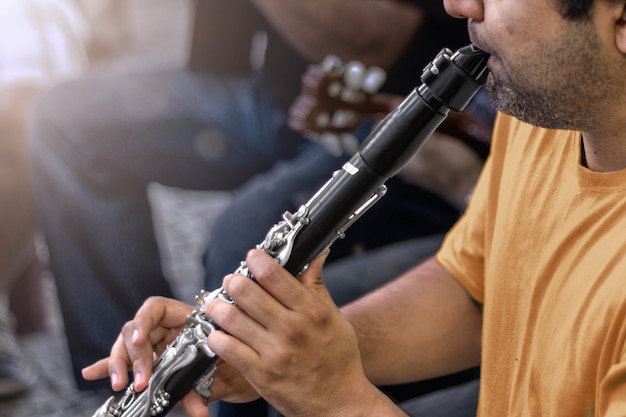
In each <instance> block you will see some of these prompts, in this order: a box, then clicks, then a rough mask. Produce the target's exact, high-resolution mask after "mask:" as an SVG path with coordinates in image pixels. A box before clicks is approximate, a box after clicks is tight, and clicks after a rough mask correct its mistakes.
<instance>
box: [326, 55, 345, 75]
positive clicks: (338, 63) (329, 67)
mask: <svg viewBox="0 0 626 417" xmlns="http://www.w3.org/2000/svg"><path fill="white" fill-rule="evenodd" d="M320 67H321V68H322V69H323V70H324V71H325V72H329V73H335V74H340V73H341V70H342V68H343V61H342V60H341V59H340V58H339V57H338V56H335V55H327V56H326V57H324V60H323V61H322V63H321V64H320Z"/></svg>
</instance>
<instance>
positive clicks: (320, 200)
mask: <svg viewBox="0 0 626 417" xmlns="http://www.w3.org/2000/svg"><path fill="white" fill-rule="evenodd" d="M488 58H489V55H488V54H486V53H485V52H483V51H481V50H479V49H478V48H476V47H475V46H473V45H468V46H466V47H463V48H461V49H459V50H458V51H456V52H454V53H453V52H452V51H450V50H449V49H444V50H442V51H441V52H440V53H439V54H438V55H437V56H436V57H435V59H434V60H433V61H432V62H431V63H430V64H428V65H427V66H426V68H424V71H423V73H422V75H421V85H420V86H419V87H417V88H415V89H414V90H413V92H412V93H411V94H409V96H408V97H407V98H406V99H405V100H404V101H403V102H402V104H400V105H399V106H398V107H397V108H396V109H395V110H394V111H392V112H391V113H390V114H389V115H388V116H387V117H386V118H385V119H384V120H383V121H382V122H380V123H379V124H378V126H377V127H376V128H375V129H374V130H373V131H372V133H371V134H370V135H369V136H368V137H367V138H366V139H365V141H364V142H363V144H362V145H361V146H360V148H359V150H358V152H357V153H356V154H355V155H354V156H353V157H352V158H351V159H350V160H349V161H347V162H346V163H345V164H344V165H343V167H342V168H341V169H339V170H338V171H336V172H335V173H334V174H333V175H332V177H331V178H330V179H329V180H328V181H327V182H326V184H325V185H324V186H322V187H321V188H320V189H319V190H318V191H317V192H316V193H315V194H314V195H313V196H312V197H311V198H310V200H309V201H308V202H307V203H305V204H304V205H302V206H301V207H300V208H299V209H298V211H297V212H295V213H293V214H292V213H289V212H286V213H285V214H283V219H282V221H280V222H279V223H277V224H276V225H274V227H272V228H271V229H270V230H269V232H268V234H267V236H266V238H265V240H264V241H263V242H261V243H260V244H259V245H258V247H259V248H262V249H264V250H265V251H266V252H267V253H268V254H270V255H271V256H272V257H273V258H274V259H276V261H277V262H278V263H279V264H280V265H282V266H283V267H284V268H285V269H286V270H287V271H289V272H290V273H292V274H293V275H296V276H297V275H298V274H300V273H301V272H302V271H303V270H304V269H305V268H306V266H307V265H308V263H309V262H310V261H311V260H312V259H314V258H315V257H316V256H318V255H320V254H321V253H322V252H324V250H325V249H327V248H328V247H330V246H331V245H332V244H333V242H334V241H335V240H336V239H339V238H341V237H343V235H344V233H345V232H346V230H347V229H348V228H349V227H350V225H352V224H353V223H354V222H355V221H356V220H357V219H358V218H359V217H360V216H361V215H363V213H365V212H366V211H367V210H368V209H369V208H370V207H371V206H372V205H373V204H375V203H376V201H378V200H379V199H380V198H381V197H382V196H383V195H384V194H385V191H386V186H385V182H386V181H387V180H388V179H389V178H391V177H392V176H394V175H395V174H397V173H398V171H400V169H402V167H403V166H404V165H406V164H407V163H408V161H409V160H410V159H411V158H412V157H413V156H414V155H415V154H416V153H417V152H418V150H419V148H420V147H421V145H422V144H423V143H424V142H425V141H426V140H427V139H428V138H429V137H430V136H431V134H432V133H433V132H434V131H435V129H437V127H438V126H439V125H440V124H441V123H442V122H443V121H444V119H445V118H446V116H447V115H448V113H449V111H450V110H452V111H462V110H463V109H464V108H465V106H466V105H467V104H468V103H469V101H470V100H471V99H472V97H473V96H474V95H475V94H476V92H477V91H478V90H479V88H480V86H481V85H482V83H483V81H484V79H485V77H486V72H487V70H486V68H487V60H488ZM235 272H236V273H241V274H243V275H247V276H249V277H251V278H252V275H251V274H250V272H249V271H248V268H247V266H246V264H245V262H242V263H241V265H240V266H239V268H238V269H237V270H236V271H235ZM213 298H219V299H221V300H223V301H225V302H231V303H232V302H233V301H232V299H231V298H230V296H229V295H228V293H227V292H226V291H225V290H224V289H223V288H218V289H216V290H214V291H212V292H210V293H209V292H205V291H202V292H201V293H200V294H199V295H198V296H197V297H196V302H197V304H198V308H197V309H196V310H194V311H193V312H192V314H190V315H189V317H187V325H188V327H186V328H185V329H184V330H183V331H182V332H181V333H180V334H179V335H178V336H177V337H176V339H175V340H174V341H173V342H172V343H171V344H170V345H169V346H168V347H167V348H166V349H165V351H164V353H163V355H162V356H161V358H159V360H158V361H157V362H156V363H155V365H154V367H153V375H152V377H151V379H150V382H149V384H148V387H147V388H146V389H145V390H144V391H142V392H136V391H135V390H134V388H133V386H132V384H131V385H130V386H129V387H128V388H127V390H126V392H125V394H124V395H123V396H122V397H121V398H119V399H117V398H115V397H111V398H110V399H109V400H108V401H107V402H106V403H104V404H103V405H102V406H101V407H100V408H99V409H98V410H97V411H96V412H95V414H94V415H93V417H147V416H164V415H166V414H168V413H169V411H171V409H172V408H173V407H174V406H175V405H176V404H177V403H178V402H179V401H180V400H181V399H182V397H183V396H184V395H185V394H186V393H187V392H189V390H191V389H193V390H195V391H196V392H198V393H199V394H200V395H203V396H205V397H209V396H210V395H211V383H212V380H213V379H212V378H213V373H214V372H215V370H216V368H215V363H216V361H217V357H216V355H215V354H214V353H213V352H212V351H211V349H210V348H209V346H208V344H207V343H206V338H207V336H208V335H209V334H211V333H212V332H213V331H215V330H216V329H218V327H217V326H216V324H215V323H214V321H213V320H212V319H211V318H210V317H207V315H206V314H205V312H204V307H203V305H204V303H205V302H206V301H207V300H209V299H213Z"/></svg>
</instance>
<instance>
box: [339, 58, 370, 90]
mask: <svg viewBox="0 0 626 417" xmlns="http://www.w3.org/2000/svg"><path fill="white" fill-rule="evenodd" d="M364 79H365V65H364V64H363V63H362V62H359V61H350V62H348V63H347V64H346V69H345V70H344V73H343V80H344V82H345V84H346V87H348V88H350V89H352V90H360V89H361V87H362V86H363V81H364Z"/></svg>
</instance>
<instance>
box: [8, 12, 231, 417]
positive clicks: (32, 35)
mask: <svg viewBox="0 0 626 417" xmlns="http://www.w3.org/2000/svg"><path fill="white" fill-rule="evenodd" d="M194 8H195V1H194V0H0V290H1V292H0V416H1V417H22V416H38V417H56V416H58V417H61V416H63V417H77V416H91V415H92V413H93V411H94V410H95V409H96V408H97V407H98V406H100V404H101V403H102V401H103V398H99V397H96V396H94V397H85V395H84V394H83V395H80V394H79V393H78V391H77V390H76V389H75V387H74V381H73V378H72V376H71V374H70V370H69V365H68V356H67V355H68V353H67V346H66V342H65V339H64V336H63V324H62V321H61V318H60V312H59V307H58V302H57V300H56V294H55V286H54V282H53V279H52V277H51V276H50V273H49V272H48V271H47V270H46V247H45V243H44V242H43V240H42V239H41V237H39V236H38V234H37V230H36V220H35V218H34V211H33V209H32V196H31V195H30V188H29V187H30V184H29V178H28V162H27V158H26V151H25V146H26V145H25V136H26V135H25V129H26V126H25V124H26V122H25V121H26V119H27V117H28V113H29V110H30V108H31V106H32V103H33V102H34V101H35V100H36V99H37V96H38V95H39V94H41V92H43V91H45V90H46V89H48V88H50V87H52V86H54V85H57V84H58V83H62V82H64V81H66V80H70V79H72V78H76V77H79V76H81V75H84V74H86V73H89V72H98V71H109V72H115V71H120V72H125V71H140V70H142V69H158V68H168V67H179V66H184V65H186V64H187V61H188V59H189V50H190V44H191V35H192V33H191V31H192V25H193V12H194ZM149 192H150V201H151V204H152V206H153V210H154V215H155V228H156V229H157V230H156V233H157V237H158V239H159V249H160V250H161V251H162V257H163V260H164V263H166V264H167V265H165V270H166V271H167V274H168V278H170V279H172V280H173V281H177V280H178V281H179V282H183V279H182V278H183V277H185V280H184V285H182V284H181V285H174V287H176V288H180V294H179V296H180V297H185V298H188V297H191V293H192V292H194V291H197V290H198V289H199V285H200V280H201V271H199V270H198V268H199V266H198V265H197V254H196V253H197V252H199V251H200V250H201V248H202V247H204V242H203V240H202V239H204V238H205V236H206V235H207V233H204V232H203V230H206V229H207V228H208V227H210V223H211V221H212V218H213V213H216V212H217V210H219V208H220V207H222V206H223V205H224V204H225V202H226V201H227V196H221V195H210V194H206V193H197V192H191V191H182V190H175V189H169V188H166V187H163V186H160V185H159V184H153V186H151V187H150V191H149ZM190 219H193V221H191V220H190ZM192 259H193V261H192ZM16 375H17V378H16V377H15V376H16ZM172 415H178V414H176V412H174V413H172ZM180 415H184V414H182V413H181V414H180Z"/></svg>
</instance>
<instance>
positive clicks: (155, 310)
mask: <svg viewBox="0 0 626 417" xmlns="http://www.w3.org/2000/svg"><path fill="white" fill-rule="evenodd" d="M191 311H192V307H191V306H189V305H187V304H185V303H182V302H180V301H176V300H172V299H168V298H163V297H152V298H149V299H148V300H147V301H146V302H145V303H144V304H143V306H142V307H141V308H140V309H139V310H138V311H137V314H136V315H135V317H134V318H133V320H131V321H129V322H127V323H126V324H125V325H124V327H123V328H122V331H121V333H120V335H119V336H118V338H117V340H116V342H115V344H114V345H113V348H112V349H111V356H109V357H108V358H105V359H102V360H100V361H98V362H96V363H95V364H93V365H91V366H88V367H87V368H85V369H83V377H84V378H85V379H87V380H94V379H100V378H105V377H107V376H108V377H110V378H111V386H112V388H113V389H114V390H115V391H120V390H122V389H124V388H126V386H127V385H128V383H129V381H128V376H127V375H128V372H127V371H128V369H132V370H133V384H134V388H135V390H137V391H143V390H144V389H145V388H146V387H147V385H148V382H149V381H150V377H151V375H152V368H153V365H154V360H155V359H156V358H157V357H159V356H160V355H161V354H162V353H163V351H164V350H165V348H166V347H167V345H168V344H169V343H171V342H172V341H173V340H174V339H175V338H176V336H177V335H178V334H179V333H180V332H181V331H182V330H183V329H184V328H185V327H186V317H187V315H188V314H189V313H190V312H191ZM217 367H218V371H217V372H216V375H215V376H214V378H215V379H214V381H213V384H212V385H211V389H212V391H213V396H212V398H211V400H216V399H225V400H227V401H232V402H247V401H251V400H254V399H256V398H258V394H257V393H256V392H255V391H254V390H253V389H252V388H251V387H250V385H249V384H248V383H247V382H246V381H245V379H243V377H242V376H241V374H239V372H237V371H235V370H234V369H233V368H232V367H230V366H228V365H227V364H226V363H223V362H221V361H219V362H218V364H217ZM206 402H207V401H206V399H204V398H202V397H201V396H199V395H198V394H196V393H195V392H193V391H192V392H190V393H189V394H188V395H186V396H185V398H183V400H182V404H183V406H184V408H185V410H186V411H187V413H189V415H190V416H192V417H206V416H208V411H207V408H206V405H207V404H206Z"/></svg>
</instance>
